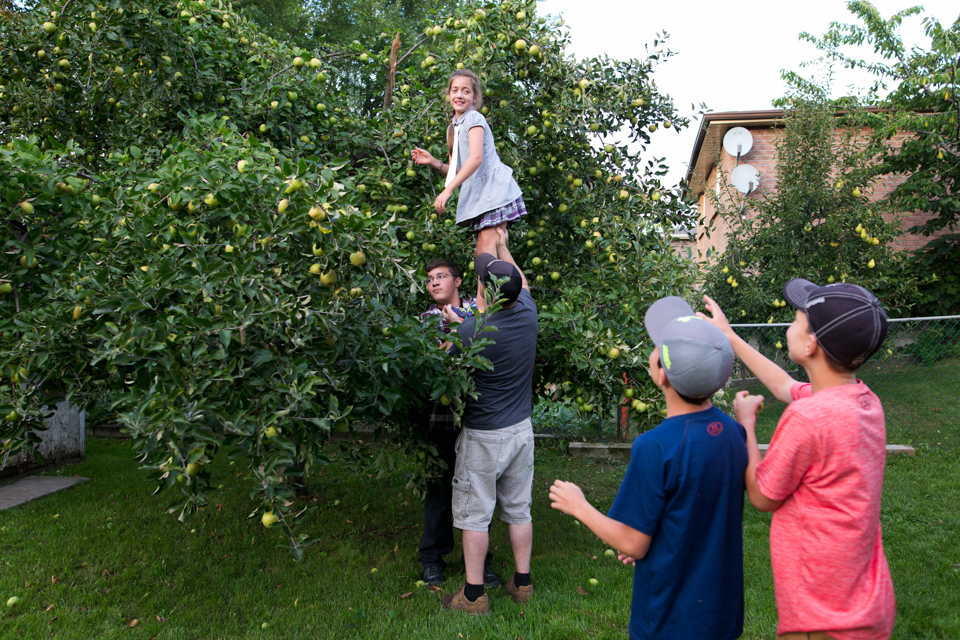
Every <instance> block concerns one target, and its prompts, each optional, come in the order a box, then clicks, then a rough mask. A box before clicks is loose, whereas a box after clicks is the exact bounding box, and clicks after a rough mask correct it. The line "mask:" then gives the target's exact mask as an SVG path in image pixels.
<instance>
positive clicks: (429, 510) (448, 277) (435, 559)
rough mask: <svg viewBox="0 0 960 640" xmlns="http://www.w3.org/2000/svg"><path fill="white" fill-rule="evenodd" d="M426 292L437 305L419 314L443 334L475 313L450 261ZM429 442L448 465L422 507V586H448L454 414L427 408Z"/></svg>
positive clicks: (489, 576) (432, 275)
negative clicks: (445, 556) (463, 293)
mask: <svg viewBox="0 0 960 640" xmlns="http://www.w3.org/2000/svg"><path fill="white" fill-rule="evenodd" d="M426 272H427V281H426V284H427V291H428V292H429V293H430V296H431V297H432V298H433V304H431V305H430V307H428V308H427V310H426V311H424V312H423V313H421V314H420V319H421V320H424V321H431V320H432V321H436V322H438V323H439V326H440V329H441V330H442V331H443V332H444V333H450V326H451V322H462V321H463V319H464V318H465V317H469V316H470V315H472V312H473V311H475V310H476V305H475V302H474V298H473V297H472V296H470V295H466V294H465V295H461V294H460V283H461V282H462V278H461V275H460V270H459V269H458V268H457V266H456V265H455V264H454V263H453V262H451V261H450V260H447V259H446V258H437V259H436V260H433V261H432V262H430V263H429V264H428V265H427V267H426ZM422 421H423V423H424V427H425V429H426V431H427V437H428V438H429V439H430V440H431V441H432V442H433V443H434V445H435V446H436V447H437V452H438V453H439V454H440V459H441V460H443V461H444V462H445V463H446V464H447V468H446V469H445V470H444V472H443V475H442V476H441V477H440V478H437V479H434V480H432V481H430V482H428V483H427V495H426V499H425V500H424V505H423V536H422V537H421V538H420V547H419V552H420V564H421V565H422V566H423V581H424V582H426V583H427V584H432V585H440V584H442V583H443V570H444V569H445V568H446V562H444V560H443V556H444V555H446V554H448V553H451V552H452V551H453V513H452V510H451V506H450V504H451V500H452V498H453V469H454V466H455V465H456V458H457V454H456V449H455V447H456V443H457V436H458V435H459V434H460V430H459V429H458V428H457V427H456V425H455V424H454V421H453V410H452V409H451V408H450V407H449V406H444V405H443V404H441V403H439V402H437V401H429V402H428V403H427V407H426V412H425V415H424V416H423V418H422ZM492 559H493V556H492V555H491V554H489V553H488V554H487V559H486V562H485V563H484V571H483V581H484V585H485V586H488V587H499V586H500V578H499V577H498V576H497V574H496V573H494V571H493V569H492V568H491V567H490V563H491V561H492Z"/></svg>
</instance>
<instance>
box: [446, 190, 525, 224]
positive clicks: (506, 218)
mask: <svg viewBox="0 0 960 640" xmlns="http://www.w3.org/2000/svg"><path fill="white" fill-rule="evenodd" d="M525 215H527V207H526V205H525V204H524V203H523V196H520V197H519V198H517V199H516V200H514V201H513V202H511V203H509V204H505V205H503V206H502V207H499V208H497V209H493V210H492V211H487V212H486V213H483V214H481V215H479V216H477V217H476V218H472V219H470V220H465V221H464V222H462V223H461V224H462V225H463V226H465V227H468V228H469V229H471V230H472V231H473V232H474V233H480V230H481V229H486V228H487V227H496V226H497V225H500V224H503V223H504V222H506V223H507V225H508V226H509V225H511V224H513V223H514V222H516V221H517V220H519V219H520V218H522V217H523V216H525Z"/></svg>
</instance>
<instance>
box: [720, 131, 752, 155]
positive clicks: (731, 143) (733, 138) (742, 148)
mask: <svg viewBox="0 0 960 640" xmlns="http://www.w3.org/2000/svg"><path fill="white" fill-rule="evenodd" d="M752 148H753V136H752V135H751V134H750V132H749V131H748V130H747V129H744V128H743V127H734V128H733V129H730V130H729V131H727V132H726V133H725V134H724V136H723V150H724V151H726V152H727V153H729V154H730V155H731V156H733V157H734V158H737V157H742V156H745V155H747V154H748V153H750V149H752Z"/></svg>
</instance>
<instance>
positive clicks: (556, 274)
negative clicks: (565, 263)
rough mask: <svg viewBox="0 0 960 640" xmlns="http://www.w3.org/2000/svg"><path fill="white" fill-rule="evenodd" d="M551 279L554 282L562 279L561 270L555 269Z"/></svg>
mask: <svg viewBox="0 0 960 640" xmlns="http://www.w3.org/2000/svg"><path fill="white" fill-rule="evenodd" d="M550 279H551V280H553V281H554V282H556V281H557V280H559V279H560V272H559V271H554V272H553V273H551V274H550Z"/></svg>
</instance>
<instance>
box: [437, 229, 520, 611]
mask: <svg viewBox="0 0 960 640" xmlns="http://www.w3.org/2000/svg"><path fill="white" fill-rule="evenodd" d="M498 233H499V240H498V243H497V255H496V256H493V255H491V254H488V253H483V254H480V255H479V256H477V258H476V261H475V264H476V269H477V275H478V276H479V277H480V280H481V282H482V283H483V284H484V286H485V287H487V288H488V289H497V288H499V297H500V299H501V300H502V301H503V305H502V308H501V309H500V310H499V311H497V312H496V313H493V314H490V315H488V316H487V317H485V318H482V317H473V318H468V319H467V320H464V322H463V323H462V324H461V325H460V327H459V329H458V330H457V332H458V333H459V334H460V336H461V337H462V339H463V344H464V345H465V346H466V345H469V344H470V343H471V342H472V341H473V340H474V339H475V338H477V337H478V336H479V337H482V338H489V339H491V340H493V341H494V344H491V345H488V346H486V347H484V349H483V351H482V355H483V356H484V357H485V358H487V359H488V360H490V362H491V363H492V364H493V369H492V370H489V371H476V372H474V374H473V376H474V381H475V383H476V392H477V394H478V397H477V398H476V399H473V398H469V399H468V400H467V404H466V408H465V410H464V413H463V430H462V432H461V434H460V437H459V439H458V441H457V443H458V447H457V465H456V469H455V470H454V474H453V525H454V526H455V527H456V528H458V529H461V530H462V531H463V555H464V564H465V565H466V573H467V576H466V578H467V581H466V584H464V586H463V587H462V588H461V589H460V590H459V591H458V592H457V593H454V594H447V595H445V596H443V598H442V600H441V603H442V604H443V606H444V607H445V608H447V609H457V610H462V611H467V612H468V613H474V614H479V613H487V612H489V611H490V603H489V600H488V598H487V595H486V594H485V593H484V589H483V559H484V556H485V554H486V552H487V547H488V545H489V535H488V528H489V525H490V521H491V519H492V518H493V511H494V508H495V507H497V506H499V508H500V519H501V520H503V521H504V522H506V523H507V524H508V525H509V528H510V546H511V547H512V548H513V558H514V562H515V564H516V571H515V573H514V575H513V577H512V578H510V580H509V581H508V582H507V585H506V590H507V592H508V593H509V594H510V595H511V596H512V597H513V599H514V600H516V601H517V602H526V601H527V600H529V599H530V597H531V596H532V595H533V584H532V582H531V580H530V556H531V554H532V547H533V524H532V520H531V517H530V506H531V504H532V502H533V499H532V496H531V491H532V487H533V425H532V423H531V422H530V415H531V413H532V412H533V399H532V386H533V368H534V359H535V356H536V349H537V305H536V304H535V303H534V301H533V298H532V297H531V296H530V287H529V286H528V284H527V279H526V277H525V276H524V275H523V272H522V271H520V269H519V267H518V266H517V263H516V261H515V260H514V259H513V256H512V255H510V251H509V250H508V249H507V233H506V232H505V231H503V230H502V229H501V230H498ZM481 324H482V327H484V328H486V327H494V328H495V329H496V330H495V331H484V332H482V333H478V332H479V326H478V325H481ZM453 353H454V354H456V353H457V350H456V348H454V350H453Z"/></svg>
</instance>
